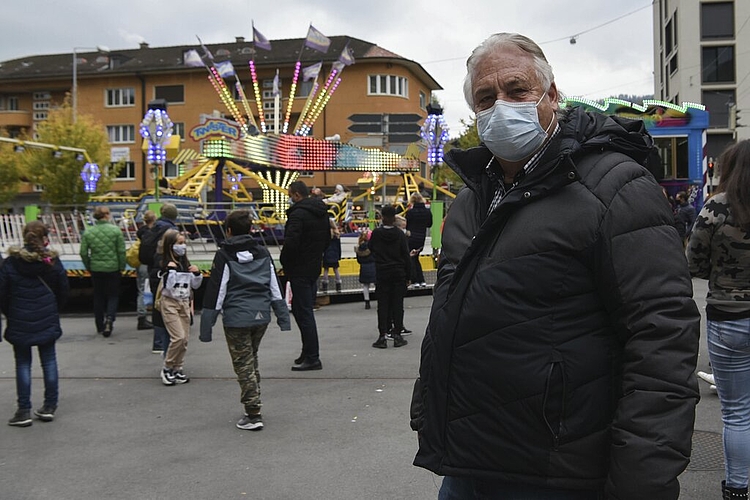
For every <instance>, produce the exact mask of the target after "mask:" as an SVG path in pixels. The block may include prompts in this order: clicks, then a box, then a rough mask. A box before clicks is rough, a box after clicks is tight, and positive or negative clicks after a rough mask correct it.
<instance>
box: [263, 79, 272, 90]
mask: <svg viewBox="0 0 750 500" xmlns="http://www.w3.org/2000/svg"><path fill="white" fill-rule="evenodd" d="M263 88H264V89H272V88H273V79H271V80H263Z"/></svg>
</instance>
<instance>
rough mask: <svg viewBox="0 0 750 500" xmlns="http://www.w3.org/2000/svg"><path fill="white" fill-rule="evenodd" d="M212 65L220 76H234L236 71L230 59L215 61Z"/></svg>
mask: <svg viewBox="0 0 750 500" xmlns="http://www.w3.org/2000/svg"><path fill="white" fill-rule="evenodd" d="M214 67H215V68H216V71H218V72H219V75H221V77H222V78H229V77H230V76H236V75H237V73H235V71H234V66H232V61H222V62H217V63H216V64H214Z"/></svg>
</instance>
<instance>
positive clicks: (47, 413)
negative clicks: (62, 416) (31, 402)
mask: <svg viewBox="0 0 750 500" xmlns="http://www.w3.org/2000/svg"><path fill="white" fill-rule="evenodd" d="M56 409H57V408H55V407H54V406H48V405H46V404H45V405H43V406H42V407H41V408H39V409H38V410H34V415H36V417H37V418H38V419H39V420H41V421H42V422H52V421H53V420H54V419H55V410H56Z"/></svg>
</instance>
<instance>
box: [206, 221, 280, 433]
mask: <svg viewBox="0 0 750 500" xmlns="http://www.w3.org/2000/svg"><path fill="white" fill-rule="evenodd" d="M225 224H226V232H227V239H226V241H225V242H224V243H223V244H222V246H221V248H220V249H219V251H217V252H216V255H215V256H214V260H213V264H212V266H211V278H210V279H209V281H208V286H207V287H206V292H205V295H204V300H203V312H202V313H201V328H200V337H199V338H200V340H201V342H210V341H211V333H212V332H211V330H212V328H213V326H214V324H215V323H216V318H217V317H218V315H219V312H221V313H222V317H223V324H224V335H225V336H226V339H227V346H228V347H229V355H230V356H231V358H232V365H233V367H234V372H235V373H236V374H237V381H238V382H239V384H240V390H241V396H240V402H241V403H242V405H243V406H244V408H245V416H244V417H243V418H242V419H240V421H239V422H237V427H238V428H239V429H245V430H252V431H257V430H261V429H262V428H263V418H262V416H261V413H260V408H261V402H260V372H259V371H258V348H259V347H260V341H261V339H262V338H263V335H264V334H265V333H266V329H267V328H268V324H269V323H270V322H271V309H273V311H274V313H275V314H276V318H277V324H278V326H279V328H280V329H281V330H282V331H289V330H291V329H292V324H291V321H290V319H289V309H288V308H287V305H286V302H285V301H284V298H283V296H282V295H281V290H280V288H279V283H278V281H277V279H276V270H275V268H274V265H273V259H271V255H270V254H269V253H268V250H266V249H265V248H264V247H262V246H261V245H259V244H258V243H257V242H256V241H255V240H254V239H253V238H252V237H251V236H250V234H249V233H250V229H251V221H250V213H249V212H248V211H247V210H235V211H233V212H232V213H230V214H229V215H228V216H227V219H226V222H225Z"/></svg>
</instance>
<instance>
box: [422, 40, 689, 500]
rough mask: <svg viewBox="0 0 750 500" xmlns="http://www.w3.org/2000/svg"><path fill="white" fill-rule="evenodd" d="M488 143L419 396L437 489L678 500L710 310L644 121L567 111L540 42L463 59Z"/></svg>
mask: <svg viewBox="0 0 750 500" xmlns="http://www.w3.org/2000/svg"><path fill="white" fill-rule="evenodd" d="M464 92H465V96H466V100H467V102H468V103H469V106H470V107H471V108H472V109H473V110H474V111H475V113H476V115H477V128H478V132H479V137H480V138H481V140H482V142H483V144H482V145H481V146H480V147H477V148H473V149H470V150H467V151H459V150H456V149H454V150H452V151H450V152H449V153H448V155H447V156H446V163H448V164H449V165H450V166H451V168H453V170H455V171H456V173H458V174H459V175H460V176H461V178H462V179H463V180H464V182H465V183H466V188H465V189H463V190H462V191H461V193H460V194H459V195H458V197H457V198H456V200H455V202H454V203H453V205H452V207H451V210H450V212H449V214H448V216H447V218H446V220H445V227H444V235H443V253H442V255H441V261H440V268H439V271H438V281H437V284H436V286H435V290H434V302H433V305H432V312H431V315H430V320H429V324H428V329H427V332H426V334H425V339H424V341H423V344H422V358H421V359H422V362H421V367H420V379H419V380H418V383H417V384H416V385H415V392H414V400H413V402H412V426H413V427H414V428H415V429H416V430H417V431H418V435H419V452H418V453H417V456H416V459H415V461H414V463H415V465H418V466H420V467H424V468H426V469H429V470H431V471H433V472H435V473H437V474H440V475H444V476H446V477H445V479H444V480H443V484H442V486H441V489H440V494H439V498H440V499H463V500H465V499H474V498H482V499H490V498H492V499H495V498H497V499H500V498H514V499H530V498H533V499H547V498H549V499H553V498H554V499H597V498H613V499H633V500H635V499H643V498H659V499H661V500H667V499H676V498H678V495H679V484H678V482H677V476H678V475H679V474H680V472H682V471H683V470H684V469H685V467H686V466H687V463H688V460H689V457H690V449H691V436H692V430H693V421H694V410H695V405H696V403H697V401H698V390H697V383H696V382H695V377H694V375H693V372H694V369H695V364H696V358H697V352H698V339H699V325H700V315H699V312H698V310H697V308H696V306H695V303H694V302H693V300H692V298H691V297H692V286H691V281H690V275H689V273H688V271H687V266H686V262H685V258H684V256H683V254H682V245H681V243H680V239H679V238H678V236H677V231H676V230H675V228H674V225H673V222H672V214H671V212H670V209H669V206H668V204H667V202H666V201H665V199H664V196H663V194H662V192H661V189H660V188H659V186H658V185H657V183H656V182H655V181H654V179H653V177H652V176H651V175H650V174H649V173H648V171H647V170H646V169H645V168H644V167H643V166H642V165H641V163H642V162H643V161H644V160H645V158H646V157H647V156H648V154H649V152H650V151H651V148H652V145H653V142H652V140H651V138H650V137H649V136H648V134H647V133H646V131H645V128H644V126H643V124H642V123H641V122H638V121H628V120H621V119H618V118H615V117H607V116H604V115H600V114H595V113H588V112H585V111H583V110H582V109H580V108H573V109H569V110H565V111H561V110H560V109H559V104H558V100H559V94H558V90H557V87H556V85H555V82H554V76H553V73H552V69H551V67H550V65H549V64H548V62H547V60H546V59H545V57H544V54H543V52H542V50H541V49H540V48H539V47H538V46H537V45H536V44H535V43H534V42H533V41H532V40H530V39H528V38H526V37H524V36H521V35H518V34H508V33H500V34H496V35H493V36H491V37H490V38H488V39H487V40H486V41H485V42H483V43H482V44H481V45H480V46H479V47H477V48H476V49H475V50H474V52H473V53H472V55H471V57H469V59H468V61H467V76H466V82H465V86H464Z"/></svg>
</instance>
